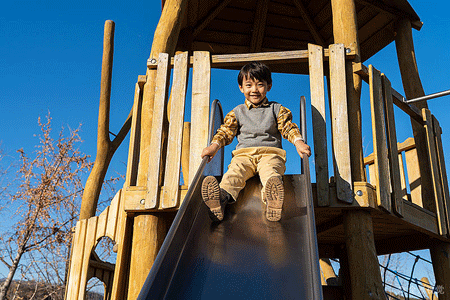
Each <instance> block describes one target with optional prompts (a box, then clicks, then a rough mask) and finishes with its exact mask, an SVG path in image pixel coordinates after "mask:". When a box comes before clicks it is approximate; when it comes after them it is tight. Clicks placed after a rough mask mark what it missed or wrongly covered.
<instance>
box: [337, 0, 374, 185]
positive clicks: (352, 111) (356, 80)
mask: <svg viewBox="0 0 450 300" xmlns="http://www.w3.org/2000/svg"><path fill="white" fill-rule="evenodd" d="M331 7H332V11H333V35H334V43H335V44H344V46H345V47H346V48H352V49H354V50H355V53H356V55H357V58H356V60H355V62H359V55H360V49H359V40H358V24H357V20H356V11H355V2H354V0H332V1H331ZM345 68H346V82H347V103H348V118H349V133H350V158H351V167H352V177H353V181H366V173H365V169H364V156H363V149H362V132H361V105H360V98H361V77H360V76H359V75H357V74H354V73H353V63H352V62H351V61H347V62H346V65H345Z"/></svg>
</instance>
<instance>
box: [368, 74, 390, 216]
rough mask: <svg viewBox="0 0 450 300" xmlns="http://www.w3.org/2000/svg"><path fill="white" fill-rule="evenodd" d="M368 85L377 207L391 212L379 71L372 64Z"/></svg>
mask: <svg viewBox="0 0 450 300" xmlns="http://www.w3.org/2000/svg"><path fill="white" fill-rule="evenodd" d="M369 85H370V110H371V113H372V135H373V150H374V151H373V153H374V156H375V162H374V164H375V172H376V174H377V183H376V187H377V201H378V206H379V207H381V208H383V209H385V210H386V211H389V212H391V211H392V205H391V194H390V182H389V179H390V177H389V161H388V151H387V147H386V143H387V137H386V123H385V116H384V103H383V102H384V101H383V91H382V85H381V73H380V71H378V70H377V69H375V68H374V67H373V66H372V65H370V66H369Z"/></svg>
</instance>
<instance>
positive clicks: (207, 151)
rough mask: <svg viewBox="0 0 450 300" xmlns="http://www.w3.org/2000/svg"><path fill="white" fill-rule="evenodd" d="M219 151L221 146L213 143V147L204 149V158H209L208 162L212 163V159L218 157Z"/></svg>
mask: <svg viewBox="0 0 450 300" xmlns="http://www.w3.org/2000/svg"><path fill="white" fill-rule="evenodd" d="M219 149H220V146H219V145H218V144H216V143H212V144H211V145H209V146H208V147H206V148H204V149H203V151H202V158H203V157H205V156H209V160H208V162H210V161H211V159H213V157H214V155H216V153H217V151H219Z"/></svg>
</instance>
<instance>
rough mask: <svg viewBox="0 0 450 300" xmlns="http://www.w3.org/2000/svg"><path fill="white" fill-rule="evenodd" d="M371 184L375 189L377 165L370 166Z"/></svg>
mask: <svg viewBox="0 0 450 300" xmlns="http://www.w3.org/2000/svg"><path fill="white" fill-rule="evenodd" d="M369 178H370V179H369V182H370V184H371V185H373V186H374V187H376V186H377V180H378V179H377V178H378V176H377V172H376V170H375V163H371V164H369Z"/></svg>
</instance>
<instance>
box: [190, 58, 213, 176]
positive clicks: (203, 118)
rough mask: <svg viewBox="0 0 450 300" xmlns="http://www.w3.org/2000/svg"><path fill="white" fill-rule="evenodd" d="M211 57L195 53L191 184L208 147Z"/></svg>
mask: <svg viewBox="0 0 450 300" xmlns="http://www.w3.org/2000/svg"><path fill="white" fill-rule="evenodd" d="M210 85H211V57H210V54H209V52H203V51H196V52H194V66H193V70H192V109H191V145H190V159H189V161H190V164H189V174H191V176H190V178H189V184H190V183H191V180H192V179H193V178H192V177H193V176H194V175H195V172H196V171H197V168H198V166H199V165H200V163H201V157H200V155H201V153H202V150H203V148H205V147H206V146H208V127H209V118H208V116H209V103H210Z"/></svg>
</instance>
